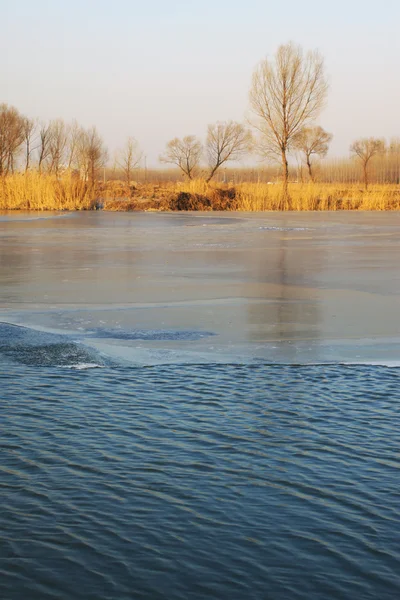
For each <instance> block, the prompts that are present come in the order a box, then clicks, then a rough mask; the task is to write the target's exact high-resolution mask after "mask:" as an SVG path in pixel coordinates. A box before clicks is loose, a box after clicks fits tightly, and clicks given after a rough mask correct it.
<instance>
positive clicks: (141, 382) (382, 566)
mask: <svg viewBox="0 0 400 600" xmlns="http://www.w3.org/2000/svg"><path fill="white" fill-rule="evenodd" d="M39 371H40V372H39V373H38V369H37V368H36V367H31V366H26V365H25V366H24V365H20V366H18V365H16V364H14V365H11V364H10V366H9V368H8V369H7V372H2V373H1V375H0V386H1V397H2V402H1V403H0V422H1V438H0V439H1V463H0V470H1V484H0V485H1V513H0V528H1V532H2V536H1V541H0V558H1V560H0V591H1V594H0V595H1V597H2V598H7V599H10V600H12V599H18V600H19V599H21V598H29V600H36V599H38V600H39V599H40V600H42V599H45V598H49V599H50V598H52V599H53V598H60V599H72V598H74V599H75V598H76V599H79V598H82V599H85V600H88V599H99V598H101V599H103V598H119V599H122V598H149V599H157V598H177V599H187V598H196V599H197V598H198V599H200V598H201V599H203V598H218V599H219V598H221V599H225V598H226V599H228V598H257V599H258V598H299V599H300V598H301V599H304V600H305V599H307V600H309V599H311V598H318V599H325V598H348V599H354V598H363V599H367V598H370V599H371V600H372V599H374V600H376V599H377V598H380V599H382V598H390V599H395V598H398V597H399V594H400V551H399V547H400V546H399V540H400V517H399V508H400V493H399V483H400V479H399V474H400V470H399V467H400V457H399V447H400V410H399V401H400V391H399V390H400V386H399V383H400V371H399V370H398V369H389V368H385V367H371V366H369V367H368V366H347V367H346V366H340V365H331V366H329V365H325V366H302V367H301V366H284V365H269V366H268V365H253V366H239V365H198V366H196V365H192V366H188V365H186V366H185V368H184V369H182V367H181V366H178V365H175V366H157V367H147V368H121V367H115V368H111V367H107V366H106V367H104V368H100V369H92V370H86V371H79V370H74V369H67V370H65V369H64V370H62V369H60V368H54V367H53V368H52V367H42V368H41V369H40V370H39Z"/></svg>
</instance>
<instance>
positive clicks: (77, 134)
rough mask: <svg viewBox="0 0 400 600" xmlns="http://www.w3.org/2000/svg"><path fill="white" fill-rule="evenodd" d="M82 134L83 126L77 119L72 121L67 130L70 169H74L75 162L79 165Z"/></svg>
mask: <svg viewBox="0 0 400 600" xmlns="http://www.w3.org/2000/svg"><path fill="white" fill-rule="evenodd" d="M82 135H83V129H82V127H81V126H80V125H79V123H78V122H77V121H75V120H74V121H72V123H71V124H70V125H69V126H68V132H67V145H66V165H67V168H68V169H72V168H73V166H74V164H75V165H76V166H77V155H78V146H79V140H80V138H81V136H82Z"/></svg>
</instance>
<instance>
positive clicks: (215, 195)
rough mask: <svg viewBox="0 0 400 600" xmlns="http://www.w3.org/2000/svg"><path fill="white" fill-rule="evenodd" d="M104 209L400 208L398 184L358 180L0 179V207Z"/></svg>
mask: <svg viewBox="0 0 400 600" xmlns="http://www.w3.org/2000/svg"><path fill="white" fill-rule="evenodd" d="M98 208H102V209H104V210H108V211H187V210H194V211H214V210H218V211H221V210H223V211H251V212H252V211H279V210H290V211H326V210H329V211H332V210H333V211H336V210H376V211H397V210H400V187H399V186H396V185H383V184H376V185H371V186H370V187H369V188H368V190H365V189H364V188H363V187H362V185H361V184H341V185H339V184H327V183H291V184H290V185H289V198H288V199H287V200H286V201H285V202H284V203H282V186H281V185H280V184H268V183H239V184H236V185H233V184H213V183H211V184H207V183H206V182H205V181H204V180H194V181H189V182H172V183H171V182H169V183H164V184H158V185H154V184H136V183H135V184H132V185H130V186H128V185H127V184H126V183H124V182H120V181H109V182H105V183H97V184H96V185H95V186H93V185H90V184H88V183H86V182H84V181H82V180H81V179H79V178H77V177H73V176H72V175H67V176H65V177H62V178H57V177H56V176H52V175H39V174H38V173H35V172H31V173H28V174H15V175H11V176H8V177H5V178H2V179H1V181H0V210H36V211H37V210H62V211H71V210H95V209H98Z"/></svg>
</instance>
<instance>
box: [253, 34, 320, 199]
mask: <svg viewBox="0 0 400 600" xmlns="http://www.w3.org/2000/svg"><path fill="white" fill-rule="evenodd" d="M327 90H328V86H327V82H326V78H325V74H324V61H323V58H322V57H321V56H320V54H319V53H318V52H316V51H315V52H308V53H307V54H306V55H304V54H303V51H302V49H301V48H300V46H296V45H295V44H293V43H289V44H286V45H283V46H280V47H279V48H278V50H277V52H276V54H275V57H274V59H272V60H270V59H268V58H267V59H265V60H263V61H262V62H261V63H260V64H259V66H258V67H257V69H256V70H255V72H254V74H253V81H252V86H251V90H250V104H251V108H252V111H253V113H254V115H255V117H256V120H255V123H254V125H255V127H256V128H257V129H258V131H259V132H260V134H261V148H262V153H263V154H264V155H265V156H266V157H267V158H269V159H271V158H272V159H273V160H277V159H278V160H280V161H281V163H282V168H283V197H282V208H283V205H284V204H285V203H286V200H287V198H288V180H289V164H288V153H289V152H290V150H291V149H292V146H293V142H294V139H295V137H296V135H297V134H298V133H299V131H300V130H301V129H303V127H306V126H307V125H308V124H309V123H310V122H312V121H314V120H315V118H316V117H317V116H318V115H319V113H320V112H321V110H322V108H323V106H324V103H325V99H326V95H327Z"/></svg>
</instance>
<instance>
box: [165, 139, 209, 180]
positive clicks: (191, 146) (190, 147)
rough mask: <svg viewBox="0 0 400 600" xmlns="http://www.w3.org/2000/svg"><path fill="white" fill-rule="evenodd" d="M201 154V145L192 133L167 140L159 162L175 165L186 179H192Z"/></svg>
mask: <svg viewBox="0 0 400 600" xmlns="http://www.w3.org/2000/svg"><path fill="white" fill-rule="evenodd" d="M202 155H203V146H202V144H201V142H200V141H199V140H198V139H197V138H196V137H195V136H194V135H187V136H186V137H184V138H183V139H182V140H181V139H179V138H175V139H173V140H171V141H170V142H168V144H167V148H166V151H165V154H164V155H162V156H160V162H163V163H169V164H173V165H177V166H178V167H179V168H180V169H181V171H182V172H183V173H184V174H185V175H186V177H187V178H188V179H193V176H194V175H195V174H196V172H197V169H198V167H199V164H200V161H201V157H202Z"/></svg>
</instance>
